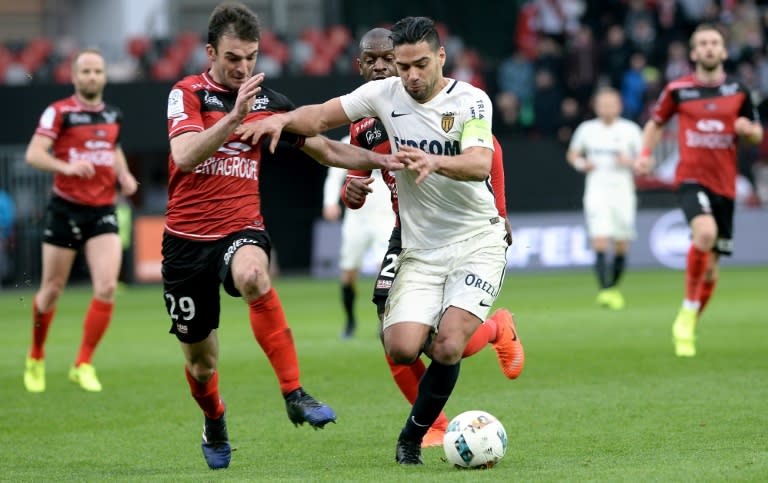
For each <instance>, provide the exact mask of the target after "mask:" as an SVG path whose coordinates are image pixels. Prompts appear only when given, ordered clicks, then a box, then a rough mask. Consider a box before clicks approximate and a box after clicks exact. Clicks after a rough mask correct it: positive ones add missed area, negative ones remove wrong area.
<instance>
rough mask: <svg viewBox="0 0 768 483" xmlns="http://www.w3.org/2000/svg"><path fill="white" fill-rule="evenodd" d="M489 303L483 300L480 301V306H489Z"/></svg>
mask: <svg viewBox="0 0 768 483" xmlns="http://www.w3.org/2000/svg"><path fill="white" fill-rule="evenodd" d="M490 306H491V304H489V303H487V302H486V301H485V300H481V301H480V307H490Z"/></svg>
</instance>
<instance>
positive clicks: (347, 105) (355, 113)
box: [339, 80, 385, 121]
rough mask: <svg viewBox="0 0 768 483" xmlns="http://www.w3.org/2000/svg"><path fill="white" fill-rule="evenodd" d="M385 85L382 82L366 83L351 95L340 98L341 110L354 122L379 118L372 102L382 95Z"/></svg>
mask: <svg viewBox="0 0 768 483" xmlns="http://www.w3.org/2000/svg"><path fill="white" fill-rule="evenodd" d="M384 83H385V82H384V81H380V80H379V81H371V82H366V83H365V84H363V85H361V86H360V87H358V88H357V89H355V90H354V91H352V92H350V93H349V94H345V95H343V96H341V97H339V100H340V101H341V108H342V109H344V113H345V114H346V115H347V117H348V118H349V119H351V120H353V121H354V120H356V119H362V118H364V117H377V116H378V113H377V112H376V110H375V107H374V105H373V102H371V101H372V100H373V99H375V98H376V96H377V95H381V94H382V93H381V92H380V91H381V89H380V87H381V85H382V84H384Z"/></svg>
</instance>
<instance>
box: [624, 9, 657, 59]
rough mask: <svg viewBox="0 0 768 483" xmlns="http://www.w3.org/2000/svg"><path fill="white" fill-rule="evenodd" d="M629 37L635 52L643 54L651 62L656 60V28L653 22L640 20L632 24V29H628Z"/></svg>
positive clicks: (642, 18)
mask: <svg viewBox="0 0 768 483" xmlns="http://www.w3.org/2000/svg"><path fill="white" fill-rule="evenodd" d="M627 37H628V38H629V46H630V48H631V49H632V50H633V51H634V52H642V53H643V54H645V57H646V59H648V60H649V61H654V60H655V59H656V48H657V44H656V28H655V27H654V26H653V20H648V19H646V18H644V17H641V18H638V19H637V21H636V22H634V23H633V24H632V29H631V30H630V29H627Z"/></svg>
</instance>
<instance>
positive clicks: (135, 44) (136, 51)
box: [128, 36, 152, 59]
mask: <svg viewBox="0 0 768 483" xmlns="http://www.w3.org/2000/svg"><path fill="white" fill-rule="evenodd" d="M151 46H152V42H151V41H150V40H149V37H145V36H137V37H132V38H130V39H129V40H128V53H129V54H130V55H131V57H133V58H134V59H141V58H142V57H143V56H144V55H145V54H146V53H147V51H148V50H149V49H150V47H151Z"/></svg>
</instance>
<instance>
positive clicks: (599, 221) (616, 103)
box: [566, 87, 642, 310]
mask: <svg viewBox="0 0 768 483" xmlns="http://www.w3.org/2000/svg"><path fill="white" fill-rule="evenodd" d="M594 103H595V113H596V114H597V118H596V119H592V120H588V121H584V122H583V123H582V124H581V125H580V126H579V127H578V128H577V129H576V132H575V133H574V135H573V138H572V139H571V144H570V146H569V147H568V153H567V155H566V156H567V159H568V162H569V163H570V164H571V165H572V166H573V167H574V168H575V169H576V170H577V171H580V172H582V173H585V174H586V181H585V186H584V217H585V219H586V221H587V229H588V231H589V237H590V240H591V243H592V249H593V250H594V251H595V274H596V275H597V281H598V284H599V286H600V292H599V293H598V295H597V299H596V302H597V303H598V304H599V305H601V306H603V307H608V308H611V309H614V310H621V309H623V308H624V297H623V296H622V294H621V292H620V291H619V289H618V284H619V280H620V279H621V276H622V274H623V273H624V269H625V266H626V256H627V251H628V250H629V243H630V241H631V240H632V239H633V238H635V212H636V210H637V198H636V195H635V185H634V180H633V176H632V163H633V161H634V159H635V158H636V157H637V156H638V154H640V147H641V144H642V132H641V130H640V126H638V125H637V124H635V123H634V122H632V121H629V120H627V119H622V118H620V117H619V115H620V114H621V107H622V106H621V97H620V96H619V93H618V91H616V90H615V89H613V88H610V87H605V88H602V89H600V90H599V91H598V92H597V94H596V95H595V100H594ZM611 245H613V246H611ZM610 249H612V251H613V255H614V256H613V263H611V264H608V263H607V260H606V254H607V252H608V251H609V250H610Z"/></svg>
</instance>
